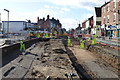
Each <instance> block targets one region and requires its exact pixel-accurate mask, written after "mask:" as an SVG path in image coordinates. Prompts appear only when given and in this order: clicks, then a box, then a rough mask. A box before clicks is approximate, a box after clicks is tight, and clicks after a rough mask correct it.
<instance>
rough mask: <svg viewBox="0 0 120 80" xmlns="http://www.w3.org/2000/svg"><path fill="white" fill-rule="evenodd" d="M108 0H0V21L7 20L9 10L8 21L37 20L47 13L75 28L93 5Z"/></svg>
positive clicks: (91, 12) (64, 26) (68, 26)
mask: <svg viewBox="0 0 120 80" xmlns="http://www.w3.org/2000/svg"><path fill="white" fill-rule="evenodd" d="M105 1H109V0H0V13H1V19H2V21H4V20H7V12H5V11H4V10H3V9H8V10H9V11H10V21H25V20H26V19H28V20H31V21H32V22H37V17H38V16H39V17H40V18H43V17H45V18H46V16H47V15H48V14H49V15H50V18H52V17H54V18H56V19H59V20H60V22H61V23H62V27H63V28H66V29H67V30H68V29H69V28H76V27H77V24H78V23H79V22H82V21H84V20H86V19H87V18H89V17H91V16H92V15H93V10H94V7H96V6H97V7H100V6H101V5H103V4H104V3H105Z"/></svg>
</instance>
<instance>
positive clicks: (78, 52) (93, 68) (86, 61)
mask: <svg viewBox="0 0 120 80" xmlns="http://www.w3.org/2000/svg"><path fill="white" fill-rule="evenodd" d="M69 49H70V50H72V52H73V54H74V55H75V56H76V58H77V60H78V63H79V64H81V65H84V66H85V67H86V69H87V70H88V72H92V74H94V75H95V76H96V78H118V76H117V74H115V73H114V72H112V71H111V70H110V69H109V67H107V68H108V69H106V68H104V67H101V66H100V65H99V64H98V63H96V62H97V57H95V56H93V55H92V53H91V52H89V51H87V50H84V49H80V46H78V45H76V46H74V47H70V48H69Z"/></svg>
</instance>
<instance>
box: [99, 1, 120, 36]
mask: <svg viewBox="0 0 120 80" xmlns="http://www.w3.org/2000/svg"><path fill="white" fill-rule="evenodd" d="M101 9H102V12H101V13H102V18H101V25H102V27H101V28H103V31H104V32H105V35H106V36H111V37H119V35H120V12H119V10H120V1H119V0H110V1H109V2H105V4H104V5H102V6H101Z"/></svg>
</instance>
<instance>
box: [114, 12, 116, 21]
mask: <svg viewBox="0 0 120 80" xmlns="http://www.w3.org/2000/svg"><path fill="white" fill-rule="evenodd" d="M113 22H116V13H114V21H113Z"/></svg>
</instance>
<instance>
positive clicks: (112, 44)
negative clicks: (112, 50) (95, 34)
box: [96, 38, 120, 47]
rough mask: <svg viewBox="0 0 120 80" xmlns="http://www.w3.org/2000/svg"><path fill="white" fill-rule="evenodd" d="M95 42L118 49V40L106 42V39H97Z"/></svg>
mask: <svg viewBox="0 0 120 80" xmlns="http://www.w3.org/2000/svg"><path fill="white" fill-rule="evenodd" d="M96 40H97V42H101V43H105V44H107V45H110V46H116V47H120V41H119V40H108V38H107V39H106V40H102V39H101V38H97V39H96Z"/></svg>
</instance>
